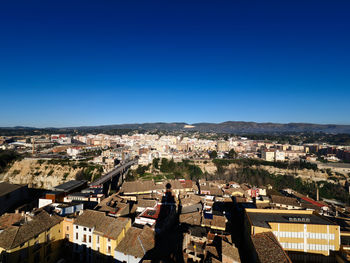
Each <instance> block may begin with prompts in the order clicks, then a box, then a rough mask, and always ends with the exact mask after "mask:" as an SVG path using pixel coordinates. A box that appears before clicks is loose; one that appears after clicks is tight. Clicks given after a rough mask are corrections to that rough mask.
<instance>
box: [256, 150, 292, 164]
mask: <svg viewBox="0 0 350 263" xmlns="http://www.w3.org/2000/svg"><path fill="white" fill-rule="evenodd" d="M285 157H286V154H285V152H283V151H279V150H273V149H272V150H262V151H261V158H262V159H264V160H265V161H268V162H274V161H284V160H285Z"/></svg>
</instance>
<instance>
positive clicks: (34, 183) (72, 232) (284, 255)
mask: <svg viewBox="0 0 350 263" xmlns="http://www.w3.org/2000/svg"><path fill="white" fill-rule="evenodd" d="M0 149H1V150H0V204H1V206H0V262H26V263H31V262H61V263H63V262H79V261H80V262H127V263H131V262H151V261H152V262H160V261H162V262H215V263H216V262H223V263H233V262H266V263H267V262H347V261H349V260H350V197H349V192H350V183H349V182H350V146H341V145H329V144H327V143H299V144H297V145H293V144H288V143H278V142H274V141H271V140H253V139H251V138H249V136H247V137H240V136H228V135H220V134H201V133H185V132H184V133H181V134H170V135H169V134H166V135H164V134H150V133H144V134H139V133H137V132H134V133H129V134H125V135H107V134H85V135H77V134H75V135H69V134H50V135H35V136H2V137H0Z"/></svg>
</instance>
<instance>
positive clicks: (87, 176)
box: [75, 165, 103, 182]
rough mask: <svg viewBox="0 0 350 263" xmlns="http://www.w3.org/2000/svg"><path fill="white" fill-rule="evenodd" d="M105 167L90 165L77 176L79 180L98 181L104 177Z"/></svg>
mask: <svg viewBox="0 0 350 263" xmlns="http://www.w3.org/2000/svg"><path fill="white" fill-rule="evenodd" d="M102 173H103V167H102V166H101V165H88V166H86V167H85V168H84V169H82V170H81V171H79V172H78V173H77V174H76V175H75V179H77V180H87V181H90V182H91V180H96V179H98V178H100V177H101V176H102Z"/></svg>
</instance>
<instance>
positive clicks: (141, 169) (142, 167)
mask: <svg viewBox="0 0 350 263" xmlns="http://www.w3.org/2000/svg"><path fill="white" fill-rule="evenodd" d="M150 166H151V165H150V164H149V165H147V166H145V165H139V166H138V167H137V169H136V173H137V174H138V175H140V176H143V175H144V174H145V172H146V171H147V170H148V169H149V168H150Z"/></svg>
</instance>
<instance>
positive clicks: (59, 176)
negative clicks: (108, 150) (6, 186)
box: [0, 159, 102, 189]
mask: <svg viewBox="0 0 350 263" xmlns="http://www.w3.org/2000/svg"><path fill="white" fill-rule="evenodd" d="M87 169H88V170H89V171H88V173H87ZM101 172H102V171H101V168H100V167H98V166H86V165H85V166H82V165H79V164H78V163H74V162H69V163H65V164H59V163H50V161H43V160H39V161H38V160H33V159H24V160H21V161H17V162H15V163H14V164H13V165H12V166H11V168H10V169H9V170H8V171H7V172H6V173H5V174H2V175H0V181H5V182H10V183H14V184H28V186H29V187H33V188H44V189H52V187H54V186H56V185H59V184H62V183H64V182H66V181H69V180H74V179H77V178H78V179H91V180H93V179H94V177H97V176H99V175H100V174H101ZM86 175H87V176H86ZM84 176H85V178H84Z"/></svg>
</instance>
